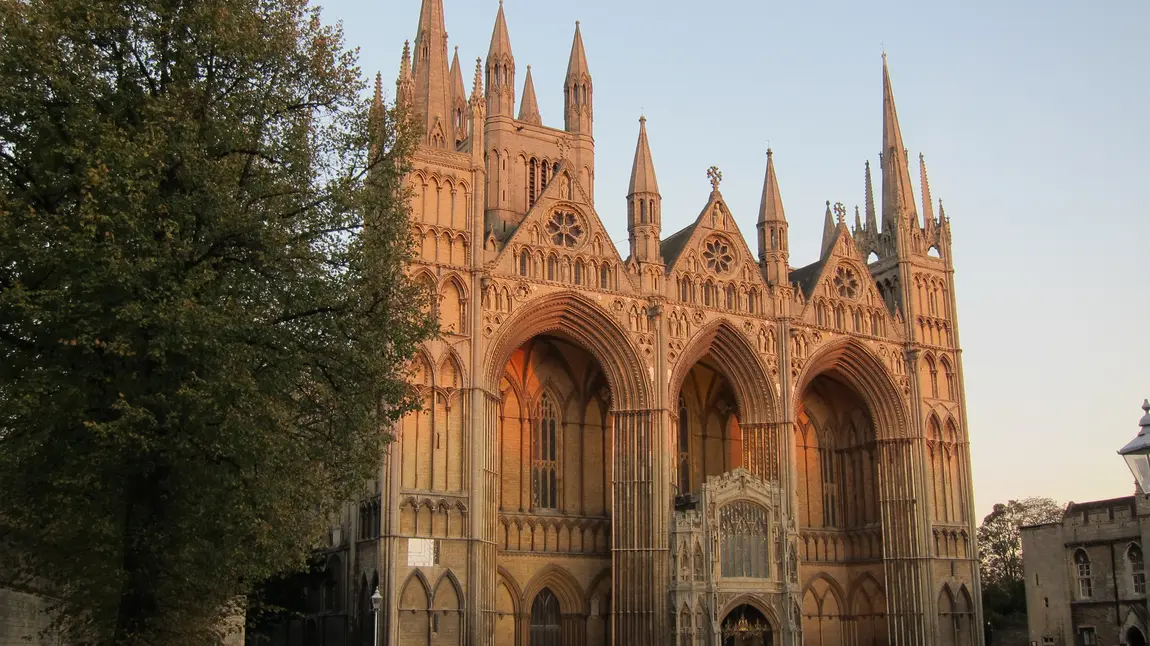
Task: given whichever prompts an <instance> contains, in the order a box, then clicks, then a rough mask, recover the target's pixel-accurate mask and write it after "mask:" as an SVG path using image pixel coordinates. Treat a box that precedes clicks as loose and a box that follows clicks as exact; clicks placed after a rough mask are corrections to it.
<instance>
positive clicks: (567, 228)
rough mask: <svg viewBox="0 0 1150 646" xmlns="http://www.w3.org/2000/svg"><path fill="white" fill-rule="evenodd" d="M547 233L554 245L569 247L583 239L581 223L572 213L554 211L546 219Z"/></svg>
mask: <svg viewBox="0 0 1150 646" xmlns="http://www.w3.org/2000/svg"><path fill="white" fill-rule="evenodd" d="M547 235H549V236H551V242H553V243H555V245H556V246H558V247H567V248H568V249H570V248H572V247H574V246H575V245H577V244H579V241H580V240H582V239H583V223H582V222H580V221H579V216H577V215H575V214H574V213H570V212H567V211H556V212H555V213H552V214H551V219H550V220H548V221H547Z"/></svg>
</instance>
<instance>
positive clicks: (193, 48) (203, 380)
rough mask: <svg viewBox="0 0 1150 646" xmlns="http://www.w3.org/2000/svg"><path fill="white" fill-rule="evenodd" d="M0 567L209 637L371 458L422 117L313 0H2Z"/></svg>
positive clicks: (121, 616) (383, 425) (101, 632)
mask: <svg viewBox="0 0 1150 646" xmlns="http://www.w3.org/2000/svg"><path fill="white" fill-rule="evenodd" d="M0 34H3V37H0V545H2V548H0V572H4V573H5V575H6V576H10V577H12V578H14V579H16V580H17V582H21V581H23V582H28V581H35V584H36V586H37V587H38V589H40V590H42V591H43V592H44V593H45V594H46V595H47V596H49V597H52V598H55V599H57V600H58V604H59V606H58V610H59V611H60V614H59V615H58V617H59V626H58V627H59V628H60V629H61V630H62V631H63V632H64V633H65V641H66V642H67V643H76V644H96V645H100V646H104V645H113V644H114V645H116V646H150V645H154V644H165V645H172V646H182V645H185V644H186V645H197V646H199V645H203V644H210V643H213V642H214V641H216V640H217V638H218V634H217V631H218V627H219V626H221V625H222V622H221V617H222V615H223V614H224V613H226V612H227V608H228V607H229V604H230V603H232V602H233V600H235V599H237V598H239V597H242V595H244V594H245V593H246V592H248V590H249V589H250V588H251V587H252V585H253V583H254V582H257V581H261V580H264V579H265V578H267V577H269V576H273V575H276V574H278V573H282V572H285V571H291V570H293V569H294V570H303V569H305V568H306V565H307V560H308V556H309V553H310V551H311V548H313V547H314V546H315V545H316V544H317V543H318V542H319V538H320V537H321V535H322V533H323V532H324V530H325V529H326V525H327V521H328V518H329V514H330V513H331V512H332V511H333V510H335V509H337V508H338V506H339V504H340V503H341V502H342V501H344V500H347V499H348V498H350V497H351V496H352V495H353V492H355V491H357V488H358V487H362V486H363V483H364V482H365V481H368V480H369V479H371V478H373V477H375V476H376V474H377V473H378V466H379V458H380V455H381V452H382V450H383V448H384V444H385V442H386V441H387V439H388V436H387V433H386V429H387V428H389V427H390V425H391V423H392V422H394V421H395V420H397V419H399V417H400V416H401V415H402V414H403V413H404V412H405V411H407V410H409V409H410V408H411V407H412V406H413V400H412V398H411V397H410V396H409V394H408V388H407V385H406V374H405V371H406V365H407V362H408V360H409V359H410V357H411V356H412V354H413V353H414V351H415V349H416V348H417V346H418V344H419V343H420V342H421V341H422V340H424V339H425V338H426V337H427V336H428V335H429V334H430V333H431V328H432V326H431V324H430V322H429V321H428V320H426V318H425V316H424V315H423V314H422V311H423V305H424V303H423V302H422V300H424V296H422V294H423V292H422V291H421V290H419V289H417V288H416V287H415V286H414V285H413V284H412V283H411V282H410V281H409V280H408V279H407V277H406V274H405V272H404V267H405V264H406V261H407V260H408V258H409V257H410V251H411V247H410V235H409V234H410V232H409V229H408V211H407V208H408V207H407V199H406V197H407V196H406V193H405V190H404V188H403V181H402V177H403V174H404V173H405V172H406V170H407V169H408V159H409V155H410V152H411V150H412V146H413V141H414V140H413V133H411V132H409V131H408V130H407V129H404V128H397V127H396V124H397V121H398V117H397V115H396V114H395V113H394V112H391V111H388V110H386V109H385V108H384V107H383V106H381V105H375V106H374V107H373V106H372V105H371V104H370V102H369V101H367V100H366V98H365V93H364V92H365V89H366V88H365V84H364V81H363V79H362V78H361V75H360V72H359V69H358V67H356V60H355V54H354V52H351V51H348V50H346V49H345V48H344V45H343V36H342V33H341V30H340V29H339V28H338V27H333V26H325V25H323V24H322V23H321V21H320V19H319V14H318V11H317V10H315V9H312V8H309V7H308V6H307V2H306V0H197V1H196V2H183V1H181V0H133V1H131V2H129V1H126V0H96V1H94V2H93V1H92V0H0Z"/></svg>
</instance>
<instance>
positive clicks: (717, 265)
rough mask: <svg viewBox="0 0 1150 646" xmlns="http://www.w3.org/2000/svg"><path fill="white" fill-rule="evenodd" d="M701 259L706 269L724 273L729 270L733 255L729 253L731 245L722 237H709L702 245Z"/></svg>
mask: <svg viewBox="0 0 1150 646" xmlns="http://www.w3.org/2000/svg"><path fill="white" fill-rule="evenodd" d="M703 260H704V261H705V262H706V264H707V269H710V270H711V271H714V272H718V273H720V274H725V273H727V272H728V271H730V270H731V265H732V264H734V262H735V257H734V255H733V254H732V253H731V245H730V244H728V243H727V241H726V240H724V239H722V238H718V237H716V238H711V239H710V240H708V241H707V242H706V244H704V245H703Z"/></svg>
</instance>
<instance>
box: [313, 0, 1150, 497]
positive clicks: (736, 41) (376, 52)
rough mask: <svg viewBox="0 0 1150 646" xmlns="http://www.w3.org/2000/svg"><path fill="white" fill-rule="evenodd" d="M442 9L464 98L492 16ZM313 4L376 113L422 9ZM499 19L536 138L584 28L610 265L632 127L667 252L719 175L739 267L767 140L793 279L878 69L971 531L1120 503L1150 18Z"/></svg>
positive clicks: (1148, 236)
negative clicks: (939, 265) (971, 506)
mask: <svg viewBox="0 0 1150 646" xmlns="http://www.w3.org/2000/svg"><path fill="white" fill-rule="evenodd" d="M443 2H444V5H445V11H446V14H447V30H448V34H449V35H450V40H451V45H452V46H454V45H459V47H460V58H461V60H462V61H463V67H464V78H465V81H466V83H467V85H468V89H470V82H471V75H472V71H473V70H474V64H475V58H476V57H477V56H486V54H487V48H488V44H489V42H490V38H491V27H492V25H493V23H494V20H495V13H496V9H497V7H498V3H497V2H496V0H482V1H479V0H443ZM320 3H321V4H322V6H323V7H324V18H325V20H326V21H335V20H340V21H342V22H343V23H344V28H345V33H346V38H347V42H348V44H349V45H351V46H358V47H359V48H360V61H361V64H362V66H363V69H364V73H365V74H370V75H372V76H374V73H375V72H376V71H377V70H380V71H382V72H383V76H384V87H385V90H389V91H390V92H391V93H394V79H395V77H396V75H397V73H398V67H399V58H400V52H401V51H402V48H403V41H404V40H405V39H414V37H415V29H416V24H417V22H418V15H419V4H420V3H419V0H373V1H371V2H364V1H359V0H327V1H323V0H320ZM505 12H506V15H507V23H508V27H509V30H510V34H511V44H512V48H513V50H514V55H515V63H516V68H517V82H518V83H520V84H522V81H523V78H524V75H525V74H526V70H527V65H528V64H530V65H531V66H532V72H533V75H534V78H535V88H536V90H537V92H538V96H539V104H540V105H539V107H540V112H541V113H542V115H543V121H544V123H545V124H546V125H550V126H555V127H562V125H563V115H562V100H563V98H562V97H563V94H562V85H563V76H564V73H565V71H566V66H567V59H568V55H569V53H570V46H571V36H572V33H573V30H574V23H575V20H577V19H578V20H581V21H582V30H583V38H584V42H585V44H586V48H587V58H588V61H589V64H590V66H591V73H592V76H593V77H594V83H595V140H596V154H597V169H596V173H597V182H598V184H597V196H598V204H597V205H596V206H597V209H598V211H599V215H600V217H601V218H602V219H603V220H604V222H605V223H606V225H607V228H608V229H609V230H610V232H611V233H612V235H613V236H614V237H615V238H616V240H617V241H618V242H620V243H621V245H622V246H624V247H625V243H626V229H625V219H624V218H625V216H624V213H625V210H624V209H625V203H624V195H625V193H626V188H627V181H628V179H629V177H630V170H631V159H632V156H633V155H634V146H635V139H636V136H637V131H638V123H637V120H638V118H639V115H640V110H642V111H644V112H645V114H646V116H647V119H648V123H647V125H648V130H649V133H650V138H651V149H652V153H653V155H654V159H655V166H656V168H657V170H658V176H659V186H660V188H661V189H662V192H663V205H664V206H663V208H664V220H663V221H664V235H666V234H669V233H671V232H673V231H675V230H677V229H679V228H681V227H682V226H684V225H686V224H687V223H688V222H689V221H691V220H692V219H693V218H694V217H695V216H696V215H697V214H698V212H699V210H700V209H701V208H702V206H703V205H704V203H705V202H706V199H707V194H708V192H709V189H710V186H709V184H708V183H707V179H706V176H705V172H706V169H707V168H708V167H709V166H711V165H712V164H714V165H717V166H719V168H721V169H722V171H723V176H724V180H723V186H722V190H723V194H724V196H725V197H726V198H727V202H728V203H729V204H730V206H731V209H732V211H733V212H734V214H735V216H736V218H737V220H738V222H739V226H740V227H741V228H742V230H743V233H744V235H747V236H748V241H749V242H750V244H751V245H752V246H753V245H754V237H753V236H754V223H755V218H756V215H757V211H758V204H759V196H760V192H761V190H762V180H763V169H764V165H765V163H766V157H765V154H764V153H765V152H766V148H767V142H768V140H769V142H770V145H771V147H772V148H773V149H774V152H775V161H776V164H777V167H778V173H779V181H780V185H781V190H782V193H783V201H784V204H785V206H786V213H787V218H788V220H789V221H790V225H791V226H790V231H791V250H792V256H791V263H792V265H794V266H802V265H805V264H808V263H810V262H812V261H814V260H815V259H816V257H817V254H818V246H819V239H820V236H821V233H822V231H821V226H822V220H823V211H824V209H825V206H824V205H825V202H826V201H827V200H831V201H832V202H835V201H842V202H843V203H845V204H847V205H848V208H849V207H851V206H853V205H855V204H861V203H862V200H863V162H864V161H865V160H866V159H870V160H872V162H877V157H878V151H879V148H880V144H881V138H882V82H881V79H882V77H881V59H880V52H881V49H882V47H884V46H885V48H886V51H887V53H888V56H889V61H890V69H891V76H892V81H893V84H894V91H895V97H896V99H897V103H898V109H899V120H900V122H901V125H902V130H903V137H904V140H905V142H906V145H907V146H908V148H909V149H910V153H911V157H912V159H914V158H916V157H917V155H918V153H919V152H923V153H925V155H926V160H927V164H928V167H929V172H930V180H931V189H932V192H933V194H934V197H935V198H936V199H938V198H942V200H943V201H944V203H945V205H946V213H947V215H948V216H949V217H950V218H951V220H952V223H953V232H954V257H955V263H956V265H957V271H956V280H957V283H958V284H957V296H958V308H959V311H958V314H959V330H960V334H961V341H962V346H963V350H964V354H963V361H964V364H965V371H966V389H967V406H968V411H969V424H970V435H971V437H970V439H971V446H972V449H971V452H972V458H973V470H974V483H975V496H976V508H977V509H976V512H977V514H978V516H979V518H980V519H981V516H982V515H984V514H986V513H988V512H989V508H990V507H991V505H993V504H994V503H995V502H999V501H1005V500H1007V499H1010V498H1018V497H1024V496H1032V495H1043V496H1050V497H1052V498H1055V499H1056V500H1058V501H1060V502H1067V501H1069V500H1078V501H1083V500H1093V499H1097V498H1103V497H1111V496H1122V495H1128V494H1129V493H1131V492H1132V490H1133V479H1132V478H1131V476H1130V474H1129V472H1128V471H1127V470H1126V467H1125V465H1124V463H1123V462H1122V460H1121V459H1120V458H1119V457H1118V456H1117V455H1116V454H1115V451H1116V450H1117V449H1118V448H1119V447H1121V446H1122V445H1123V444H1125V443H1126V442H1127V441H1128V440H1129V439H1130V438H1132V437H1133V436H1134V434H1135V433H1136V431H1137V422H1138V419H1139V417H1140V416H1141V412H1142V411H1141V410H1139V405H1140V404H1141V403H1142V399H1143V398H1145V397H1150V338H1148V337H1150V289H1148V287H1150V285H1148V283H1150V209H1147V206H1146V200H1147V195H1146V192H1147V191H1146V188H1145V187H1147V186H1150V182H1148V181H1147V178H1150V38H1147V25H1150V3H1148V2H1145V0H1126V1H1118V0H1115V1H1110V2H1102V3H1089V2H1079V1H1075V2H1071V1H1067V0H1052V1H1050V2H1001V1H986V0H976V1H968V2H952V3H939V4H938V5H937V6H930V5H924V4H922V3H911V2H869V3H860V2H847V1H839V2H761V1H754V0H727V1H725V2H712V3H700V2H687V1H685V0H670V1H668V0H660V1H658V2H656V1H655V0H613V1H608V0H580V1H579V2H571V3H551V2H527V1H525V0H506V3H505ZM521 90H522V88H520V90H519V92H517V95H518V94H520V93H521ZM876 169H877V167H876ZM915 175H916V176H917V173H915ZM916 179H917V177H916ZM876 181H877V177H876ZM916 197H919V198H920V199H921V196H920V195H919V194H918V192H917V188H916Z"/></svg>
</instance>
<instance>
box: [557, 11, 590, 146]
mask: <svg viewBox="0 0 1150 646" xmlns="http://www.w3.org/2000/svg"><path fill="white" fill-rule="evenodd" d="M592 94H593V91H592V84H591V70H590V68H589V67H587V53H586V52H585V51H583V33H582V31H581V30H580V29H579V21H578V20H576V21H575V39H574V41H572V43H571V59H570V60H569V61H568V62H567V80H566V81H565V82H564V83H563V95H564V96H563V98H564V109H563V126H564V129H566V130H567V132H575V133H581V134H587V135H590V134H591V130H592V123H593V122H594V112H593V108H592V106H593V105H594V102H593V100H592Z"/></svg>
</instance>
